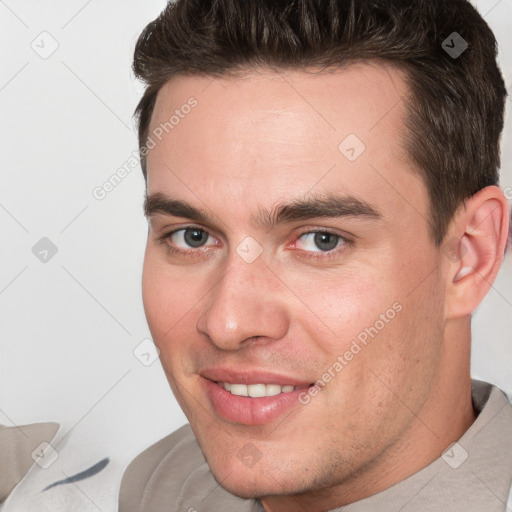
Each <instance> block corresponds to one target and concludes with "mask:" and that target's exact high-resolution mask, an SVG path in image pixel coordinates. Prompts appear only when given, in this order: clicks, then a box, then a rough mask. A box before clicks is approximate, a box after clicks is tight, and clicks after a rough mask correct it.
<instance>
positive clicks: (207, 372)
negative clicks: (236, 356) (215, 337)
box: [200, 367, 311, 387]
mask: <svg viewBox="0 0 512 512" xmlns="http://www.w3.org/2000/svg"><path fill="white" fill-rule="evenodd" d="M200 375H201V376H202V377H204V378H205V379H208V380H212V381H214V382H229V383H231V384H247V385H249V384H279V385H281V386H295V387H306V386H309V385H310V384H311V382H308V381H305V380H301V379H297V378H296V377H289V376H286V375H280V374H278V373H274V372H268V371H260V370H253V369H245V370H242V369H240V370H235V369H233V368H222V367H215V368H206V369H204V370H202V371H201V372H200Z"/></svg>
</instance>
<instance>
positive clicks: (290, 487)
mask: <svg viewBox="0 0 512 512" xmlns="http://www.w3.org/2000/svg"><path fill="white" fill-rule="evenodd" d="M257 465H258V464H257ZM237 466H238V465H237ZM210 470H211V472H212V474H213V477H214V478H215V480H216V481H217V483H218V484H219V485H220V486H221V487H223V488H224V489H225V490H226V491H228V492H230V493H231V494H233V495H235V496H238V497H239V498H244V499H256V498H265V497H269V496H282V495H293V494H300V493H302V492H304V490H305V489H304V488H303V486H302V485H301V484H300V482H298V481H297V474H296V472H295V473H293V472H292V474H290V475H286V476H284V478H283V475H281V477H277V476H275V475H272V474H271V473H270V472H269V471H268V470H266V468H264V467H260V468H259V469H256V468H255V467H253V468H244V469H240V467H239V466H238V467H234V466H233V465H229V467H225V468H224V467H223V468H222V469H218V468H215V467H212V466H211V465H210Z"/></svg>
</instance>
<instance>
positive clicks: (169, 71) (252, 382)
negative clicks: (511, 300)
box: [120, 0, 512, 512]
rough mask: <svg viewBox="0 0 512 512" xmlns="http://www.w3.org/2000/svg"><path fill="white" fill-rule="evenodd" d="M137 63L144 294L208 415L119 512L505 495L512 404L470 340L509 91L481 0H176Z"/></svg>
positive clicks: (180, 394) (430, 503)
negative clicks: (477, 371) (478, 366)
mask: <svg viewBox="0 0 512 512" xmlns="http://www.w3.org/2000/svg"><path fill="white" fill-rule="evenodd" d="M134 69H135V72H136V75H137V76H138V77H139V78H141V79H142V80H144V81H145V83H146V86H147V87H146V91H145V93H144V96H143V98H142V100H141V102H140V104H139V106H138V108H137V114H138V120H139V142H140V148H141V156H142V158H143V160H142V162H143V171H144V176H145V177H146V180H147V199H146V203H145V213H146V215H147V217H148V219H149V223H150V229H149V235H148V242H147V249H146V256H145V263H144V275H143V297H144V305H145V311H146V316H147V319H148V323H149V327H150V329H151V332H152V335H153V338H154V341H155V343H156V345H157V346H158V348H159V349H160V352H161V353H160V357H161V361H162V365H163V367H164V370H165V372H166V375H167V378H168V380H169V383H170V385H171V388H172V390H173V392H174V395H175V396H176V398H177V400H178V402H179V403H180V405H181V407H182V408H183V411H184V412H185V414H186V415H187V418H188V420H189V422H190V426H185V427H183V428H182V429H180V430H178V431H177V432H175V433H173V434H171V435H170V436H169V437H167V438H165V439H163V440H161V441H160V442H158V443H157V444H155V445H154V446H152V447H150V448H149V449H148V450H147V451H145V452H144V453H143V454H141V455H140V456H139V457H138V458H137V459H136V460H135V461H134V462H133V463H132V464H131V465H130V467H129V468H128V470H127V472H126V473H125V476H124V479H123V483H122V487H121V493H120V510H121V511H122V512H124V511H135V510H140V511H142V510H143V511H145V512H148V511H159V510H184V511H187V510H188V511H195V510H197V511H202V510H204V511H217V510H219V511H220V510H222V511H242V510H265V511H267V512H270V511H272V512H283V511H302V510H304V511H309V512H319V511H327V510H343V511H350V512H361V511H374V510H379V511H398V510H404V511H406V510H411V511H412V510H415V511H433V510H436V511H437V510H449V511H466V512H467V511H484V510H485V511H486V512H489V511H504V510H505V509H506V501H507V495H508V493H509V489H510V484H511V480H512V443H511V442H510V440H511V436H512V410H511V407H510V405H509V402H508V400H507V398H506V396H505V395H504V394H503V393H502V392H501V391H500V390H499V389H497V388H495V387H493V386H491V385H489V384H486V383H482V382H477V381H471V378H470V371H469V361H470V340H471V314H472V312H473V311H474V310H475V308H476V307H477V306H478V304H479V303H480V302H481V301H482V299H483V298H484V296H485V295H486V293H487V292H488V290H489V288H490V286H491V285H492V283H493V281H494V279H495V277H496V274H497V272H498V270H499V268H500V265H501V263H502V260H503V256H504V252H505V247H506V241H507V234H508V218H509V213H508V203H507V201H506V199H505V197H504V195H503V193H502V191H501V190H500V188H499V187H498V169H499V137H500V133H501V130H502V126H503V109H504V101H505V96H506V90H505V87H504V83H503V79H502V77H501V74H500V71H499V69H498V67H497V65H496V42H495V39H494V36H493V34H492V32H491V31H490V29H489V28H488V26H487V25H486V24H485V22H484V21H483V20H482V18H481V17H480V15H479V14H478V13H477V12H476V10H475V9H474V8H473V7H472V6H471V4H470V3H469V2H467V1H465V0H455V1H453V0H452V1H445V0H435V1H432V0H428V1H426V0H425V1H422V0H415V1H412V2H411V1H410V0H408V1H394V2H390V1H388V0H386V1H384V0H367V1H360V0H332V1H326V0H288V1H286V2H285V1H283V2H271V1H267V0H251V1H247V0H218V1H215V2H206V1H203V2H201V1H187V0H184V1H178V2H177V3H176V4H174V5H173V4H169V5H168V7H167V8H166V9H165V10H164V12H163V13H162V14H161V15H160V16H159V17H158V18H157V19H156V20H155V21H153V22H152V23H150V24H149V25H148V27H147V28H146V29H145V31H144V32H143V34H142V35H141V37H140V39H139V41H138V44H137V48H136V51H135V61H134ZM489 342H490V343H492V340H489Z"/></svg>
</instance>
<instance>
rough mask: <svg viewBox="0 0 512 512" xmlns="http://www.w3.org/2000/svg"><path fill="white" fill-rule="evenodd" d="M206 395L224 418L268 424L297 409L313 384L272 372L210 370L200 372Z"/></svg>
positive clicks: (217, 413) (248, 422)
mask: <svg viewBox="0 0 512 512" xmlns="http://www.w3.org/2000/svg"><path fill="white" fill-rule="evenodd" d="M201 383H202V386H203V389H204V392H205V395H206V397H207V399H208V401H209V402H210V404H211V406H212V409H213V411H214V412H215V413H216V415H217V416H218V417H220V418H221V419H222V420H224V421H227V422H229V423H235V424H238V425H265V424H269V423H271V422H273V421H274V420H276V419H278V418H279V417H281V416H284V415H285V414H290V412H291V411H292V410H293V409H294V408H299V407H304V406H303V405H302V404H301V402H300V401H299V395H300V394H301V393H303V392H304V391H305V390H307V389H308V388H309V387H310V386H312V385H313V384H312V383H309V382H301V381H298V380H296V379H293V378H289V377H284V376H278V375H275V374H269V373H256V372H238V373H237V372H231V371H221V370H215V371H209V372H203V374H202V375H201Z"/></svg>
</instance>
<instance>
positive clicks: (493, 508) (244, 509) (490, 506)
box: [119, 380, 512, 512]
mask: <svg viewBox="0 0 512 512" xmlns="http://www.w3.org/2000/svg"><path fill="white" fill-rule="evenodd" d="M472 399H473V406H474V408H475V411H476V413H477V414H478V416H477V419H476V420H475V422H474V423H473V424H472V425H471V427H470V428H469V429H468V430H467V431H466V432H465V434H464V435H463V436H462V437H461V438H460V439H459V440H458V442H457V443H455V444H453V445H452V446H450V447H449V448H448V449H447V450H445V452H444V453H443V455H442V456H441V457H439V458H438V459H436V460H435V461H434V462H432V463H431V464H429V465H428V466H426V467H425V468H423V469H422V470H420V471H418V472H417V473H415V474H413V475H411V476H410V477H408V478H406V479H405V480H403V481H401V482H399V483H397V484H395V485H393V486H391V487H389V488H388V489H386V490H384V491H382V492H379V493H377V494H375V495H373V496H369V497H367V498H364V499H362V500H360V501H357V502H354V503H351V504H349V505H345V506H344V507H340V508H337V509H334V511H333V512H341V511H343V512H374V511H376V510H378V511H379V512H399V511H400V512H412V511H414V512H439V510H445V511H449V512H505V511H507V512H509V509H507V505H506V503H507V496H508V495H509V493H510V490H511V489H510V488H511V483H512V407H511V404H510V402H509V399H508V398H507V396H506V395H505V394H504V393H503V392H502V391H501V390H500V389H498V388H497V387H495V386H492V385H490V384H487V383H485V382H480V381H476V380H473V381H472ZM510 506H511V507H512V500H511V501H510ZM262 510H263V507H262V506H261V504H260V503H259V501H258V500H247V499H241V498H238V497H236V496H234V495H232V494H230V493H229V492H227V491H226V490H225V489H223V488H222V487H221V486H220V485H219V484H218V483H217V482H216V481H215V479H214V477H213V475H212V473H211V472H210V469H209V467H208V464H207V463H206V460H205V458H204V456H203V454H202V453H201V450H200V448H199V445H198V444H197V441H196V440H195V438H194V435H193V433H192V430H191V428H190V426H189V425H185V426H184V427H182V428H180V429H179V430H177V431H176V432H174V433H172V434H171V435H169V436H167V437H165V438H164V439H162V440H160V441H159V442H157V443H156V444H154V445H153V446H151V447H150V448H148V449H147V450H146V451H144V452H142V453H141V454H140V455H139V456H138V457H137V458H136V459H134V461H133V462H132V463H131V464H130V465H129V467H128V468H127V470H126V471H125V473H124V476H123V480H122V483H121V491H120V497H119V512H142V511H144V512H163V511H165V512H175V511H176V512H178V511H183V512H197V511H208V512H216V511H219V512H260V511H262ZM510 511H512V508H511V509H510Z"/></svg>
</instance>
